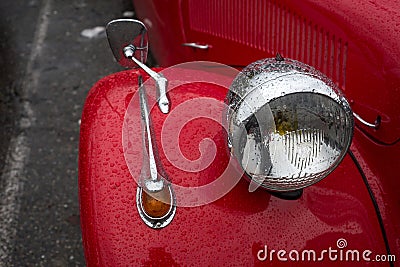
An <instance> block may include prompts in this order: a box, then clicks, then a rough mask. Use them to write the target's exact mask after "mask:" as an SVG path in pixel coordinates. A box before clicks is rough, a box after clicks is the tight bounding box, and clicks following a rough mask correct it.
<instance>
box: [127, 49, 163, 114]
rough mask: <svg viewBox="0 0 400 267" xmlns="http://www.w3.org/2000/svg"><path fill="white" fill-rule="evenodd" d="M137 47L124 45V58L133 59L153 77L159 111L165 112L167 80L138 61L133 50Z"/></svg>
mask: <svg viewBox="0 0 400 267" xmlns="http://www.w3.org/2000/svg"><path fill="white" fill-rule="evenodd" d="M136 49H137V48H136V47H135V46H133V45H128V46H126V47H124V49H123V52H124V56H125V57H126V58H129V59H131V60H132V61H134V62H135V63H136V64H137V65H138V66H139V67H140V68H141V69H143V70H144V71H145V72H146V73H147V74H148V75H150V77H151V78H153V79H154V81H155V82H156V86H157V90H158V91H157V98H158V107H159V108H160V110H161V112H162V113H164V114H167V113H168V112H169V100H168V97H167V86H168V80H167V79H166V78H165V77H164V76H163V75H162V74H161V73H157V72H155V71H153V70H152V69H150V68H149V67H147V66H146V65H145V64H143V63H142V62H140V61H139V60H138V59H136V58H135V57H134V54H135V50H136Z"/></svg>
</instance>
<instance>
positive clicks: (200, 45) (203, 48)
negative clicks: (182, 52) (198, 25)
mask: <svg viewBox="0 0 400 267" xmlns="http://www.w3.org/2000/svg"><path fill="white" fill-rule="evenodd" d="M182 46H188V47H192V48H196V49H201V50H207V49H208V48H210V46H209V45H208V44H198V43H183V44H182Z"/></svg>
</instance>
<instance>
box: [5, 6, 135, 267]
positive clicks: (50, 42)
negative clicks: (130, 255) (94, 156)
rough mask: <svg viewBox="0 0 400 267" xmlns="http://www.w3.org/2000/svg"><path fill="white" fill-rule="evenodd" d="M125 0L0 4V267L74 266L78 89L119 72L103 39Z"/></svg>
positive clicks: (78, 251) (77, 254)
mask: <svg viewBox="0 0 400 267" xmlns="http://www.w3.org/2000/svg"><path fill="white" fill-rule="evenodd" d="M127 10H132V6H131V3H130V1H128V0H113V1H96V0H72V1H66V0H26V1H19V0H18V1H16V0H2V1H1V3H0V43H1V46H0V47H1V50H0V60H1V61H0V73H1V76H0V171H1V176H0V266H84V264H85V263H84V256H83V249H82V245H81V232H80V222H79V204H78V172H77V165H78V164H77V162H78V140H79V120H80V115H81V110H82V106H83V103H84V100H85V97H86V94H87V92H88V91H89V89H90V88H91V86H92V85H93V84H94V83H95V82H96V81H97V80H98V79H100V78H101V77H103V76H105V75H107V74H109V73H113V72H116V71H118V70H121V68H120V67H119V66H118V65H117V64H116V63H115V62H114V60H113V57H112V53H111V51H110V50H109V48H108V43H107V40H106V38H105V36H104V35H102V34H100V35H99V36H95V37H94V38H89V37H85V36H82V31H83V30H84V29H92V28H93V27H96V26H104V25H105V24H106V23H107V22H108V21H110V20H111V19H115V18H121V17H122V14H123V12H124V11H127Z"/></svg>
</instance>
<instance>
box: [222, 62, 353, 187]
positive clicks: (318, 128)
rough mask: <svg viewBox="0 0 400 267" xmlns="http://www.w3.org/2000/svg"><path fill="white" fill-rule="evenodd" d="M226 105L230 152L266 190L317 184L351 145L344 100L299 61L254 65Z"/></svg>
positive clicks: (348, 112)
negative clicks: (227, 109) (227, 108)
mask: <svg viewBox="0 0 400 267" xmlns="http://www.w3.org/2000/svg"><path fill="white" fill-rule="evenodd" d="M227 101H228V104H229V107H230V109H229V111H228V113H227V114H228V115H227V120H228V127H229V128H228V129H229V136H228V138H229V140H228V141H229V144H230V147H231V153H232V154H233V155H234V156H235V157H236V158H237V160H238V161H239V163H240V165H241V166H242V168H243V170H244V171H245V172H246V174H247V175H248V176H249V178H250V179H251V180H252V181H253V182H254V183H256V184H258V185H259V186H261V187H264V188H266V189H269V190H273V191H292V190H297V189H300V188H304V187H307V186H309V185H312V184H314V183H316V182H318V181H319V180H321V179H322V178H324V177H326V176H327V175H328V174H329V173H330V172H331V171H333V170H334V169H335V168H336V167H337V165H338V164H339V163H340V161H341V160H342V159H343V157H344V155H345V154H346V152H347V149H348V148H349V146H350V143H351V139H352V135H353V127H354V122H353V116H352V112H351V109H350V106H349V104H348V102H347V101H346V99H345V98H344V97H343V96H342V94H341V92H340V90H339V89H338V87H337V86H336V85H335V84H333V83H332V82H331V81H330V80H329V79H328V78H327V77H326V76H324V75H323V74H322V73H320V72H319V71H317V70H315V69H314V68H312V67H310V66H308V65H305V64H303V63H300V62H298V61H294V60H288V59H285V60H282V61H280V60H279V61H278V60H276V59H265V60H260V61H257V62H255V63H252V64H251V65H249V66H248V67H246V68H245V69H243V71H242V72H241V73H240V74H239V75H238V76H237V77H236V78H235V80H234V82H233V83H232V86H231V90H230V92H229V94H228V96H227Z"/></svg>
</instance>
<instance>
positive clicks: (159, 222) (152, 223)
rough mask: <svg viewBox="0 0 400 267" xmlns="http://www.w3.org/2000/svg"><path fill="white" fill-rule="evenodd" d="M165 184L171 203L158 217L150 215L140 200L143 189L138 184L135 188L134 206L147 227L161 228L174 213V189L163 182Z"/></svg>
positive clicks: (167, 223) (172, 217)
mask: <svg viewBox="0 0 400 267" xmlns="http://www.w3.org/2000/svg"><path fill="white" fill-rule="evenodd" d="M165 186H166V187H167V189H168V192H169V194H170V198H171V205H170V208H169V210H168V212H167V213H166V214H165V215H164V216H162V217H160V218H155V217H152V216H150V215H149V214H148V213H147V212H146V211H145V209H144V207H143V201H142V195H143V193H144V192H143V190H144V189H143V188H142V187H140V186H138V187H137V189H136V207H137V209H138V212H139V216H140V218H141V219H142V220H143V222H144V223H145V224H146V225H147V226H148V227H150V228H153V229H161V228H164V227H166V226H168V225H169V224H170V223H171V222H172V220H173V219H174V217H175V214H176V198H175V194H174V191H173V189H172V187H171V185H170V184H169V183H168V184H165Z"/></svg>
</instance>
